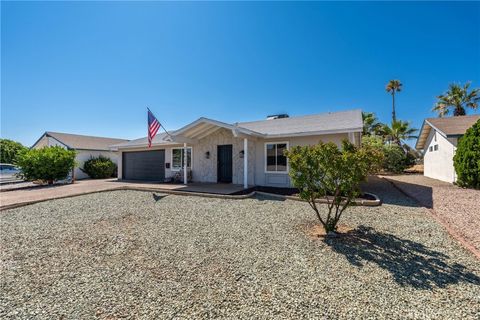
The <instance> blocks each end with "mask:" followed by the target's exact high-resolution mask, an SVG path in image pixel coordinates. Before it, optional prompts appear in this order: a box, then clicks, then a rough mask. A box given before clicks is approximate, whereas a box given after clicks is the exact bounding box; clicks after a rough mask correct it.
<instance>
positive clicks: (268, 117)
mask: <svg viewBox="0 0 480 320" xmlns="http://www.w3.org/2000/svg"><path fill="white" fill-rule="evenodd" d="M288 117H289V115H288V114H286V113H281V114H272V115H269V116H267V120H274V119H284V118H288Z"/></svg>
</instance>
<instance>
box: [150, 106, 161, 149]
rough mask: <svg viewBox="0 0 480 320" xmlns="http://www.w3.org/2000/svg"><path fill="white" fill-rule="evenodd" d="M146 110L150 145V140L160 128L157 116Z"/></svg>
mask: <svg viewBox="0 0 480 320" xmlns="http://www.w3.org/2000/svg"><path fill="white" fill-rule="evenodd" d="M147 110H148V147H149V148H150V147H151V146H152V140H153V138H154V137H155V135H156V134H157V132H158V129H160V127H161V124H160V122H158V120H157V118H155V116H154V115H153V113H152V112H151V111H150V109H147Z"/></svg>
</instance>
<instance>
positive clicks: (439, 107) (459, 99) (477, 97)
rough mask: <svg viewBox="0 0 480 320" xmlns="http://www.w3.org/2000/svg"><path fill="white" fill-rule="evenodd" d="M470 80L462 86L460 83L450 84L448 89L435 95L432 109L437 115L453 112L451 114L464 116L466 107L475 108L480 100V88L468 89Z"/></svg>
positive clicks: (441, 115)
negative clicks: (435, 100)
mask: <svg viewBox="0 0 480 320" xmlns="http://www.w3.org/2000/svg"><path fill="white" fill-rule="evenodd" d="M469 88H470V82H467V83H465V84H464V85H463V86H461V85H460V84H456V83H452V84H450V86H449V88H448V90H447V91H446V92H445V93H443V94H441V95H439V96H438V97H437V99H438V100H437V102H436V103H435V105H434V107H433V109H432V111H436V112H437V113H438V116H439V117H443V116H446V115H448V114H449V113H450V112H453V116H464V115H465V114H466V109H467V108H471V109H472V110H476V109H477V108H478V103H479V101H480V88H476V89H472V90H471V91H469Z"/></svg>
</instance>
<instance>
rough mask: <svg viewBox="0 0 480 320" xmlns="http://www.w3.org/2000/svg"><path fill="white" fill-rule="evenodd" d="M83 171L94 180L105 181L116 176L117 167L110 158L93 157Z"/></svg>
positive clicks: (84, 165)
mask: <svg viewBox="0 0 480 320" xmlns="http://www.w3.org/2000/svg"><path fill="white" fill-rule="evenodd" d="M81 170H82V171H83V172H85V173H86V174H88V176H89V177H90V178H92V179H105V178H110V177H113V176H114V175H116V172H117V165H116V164H115V163H114V162H113V161H112V160H111V159H110V158H107V157H104V156H99V157H97V158H94V157H91V158H90V159H89V160H87V161H85V163H84V164H83V169H81Z"/></svg>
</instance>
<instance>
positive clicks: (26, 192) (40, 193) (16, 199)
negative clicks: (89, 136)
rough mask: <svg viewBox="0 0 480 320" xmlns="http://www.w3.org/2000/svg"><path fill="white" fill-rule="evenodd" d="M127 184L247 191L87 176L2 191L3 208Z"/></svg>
mask: <svg viewBox="0 0 480 320" xmlns="http://www.w3.org/2000/svg"><path fill="white" fill-rule="evenodd" d="M32 185H33V184H32ZM27 186H30V185H27ZM125 187H132V188H149V189H158V190H177V191H187V192H200V193H203V192H206V193H216V194H231V193H235V192H238V191H241V190H243V185H235V184H216V183H205V184H204V183H190V184H188V185H186V186H185V185H183V184H172V183H153V182H132V181H118V180H117V179H95V180H93V179H85V180H77V181H76V182H75V183H74V184H64V185H52V186H34V187H32V188H27V189H21V190H12V191H3V192H0V209H3V208H5V207H10V206H12V205H18V204H28V203H33V202H38V201H45V200H52V199H58V198H65V197H71V196H76V195H81V194H87V193H93V192H98V191H106V190H118V189H122V188H125Z"/></svg>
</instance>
